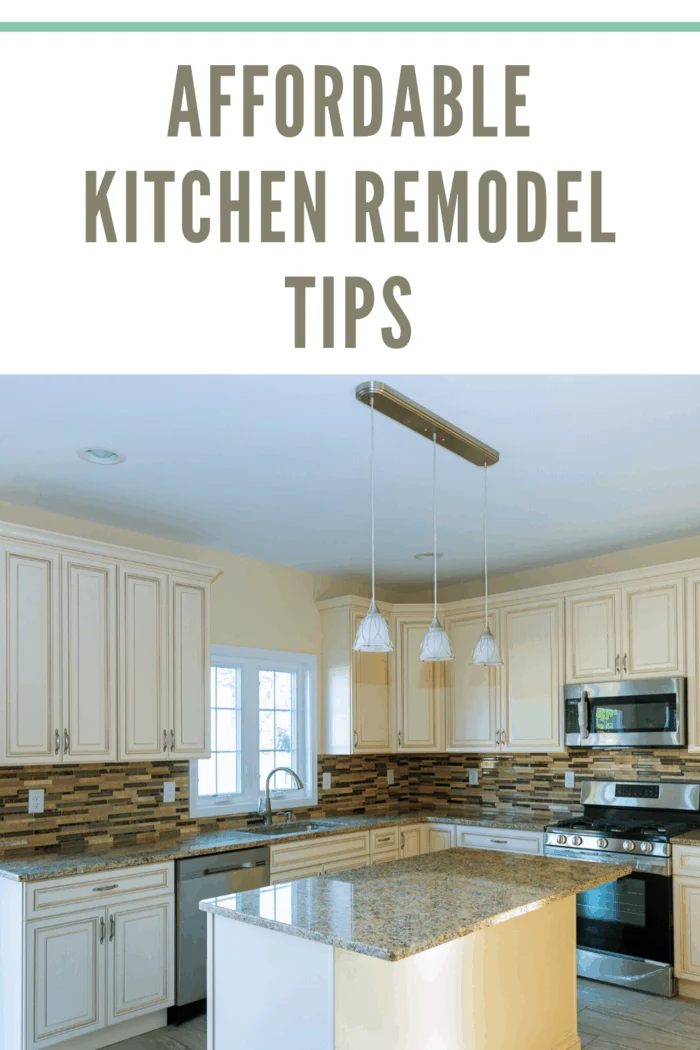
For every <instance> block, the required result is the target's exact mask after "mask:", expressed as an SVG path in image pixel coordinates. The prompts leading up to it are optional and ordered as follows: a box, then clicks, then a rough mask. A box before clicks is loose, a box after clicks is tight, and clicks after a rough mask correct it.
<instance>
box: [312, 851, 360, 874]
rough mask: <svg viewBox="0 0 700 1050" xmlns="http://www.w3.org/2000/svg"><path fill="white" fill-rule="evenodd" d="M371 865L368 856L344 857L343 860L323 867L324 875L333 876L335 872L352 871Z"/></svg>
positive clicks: (333, 861) (331, 862)
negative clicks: (352, 869)
mask: <svg viewBox="0 0 700 1050" xmlns="http://www.w3.org/2000/svg"><path fill="white" fill-rule="evenodd" d="M368 865H369V859H368V857H367V854H366V853H364V854H360V855H359V856H357V857H343V859H342V860H332V861H330V863H328V864H324V865H323V874H324V875H332V874H333V872H334V871H350V869H351V868H366V867H367V866H368Z"/></svg>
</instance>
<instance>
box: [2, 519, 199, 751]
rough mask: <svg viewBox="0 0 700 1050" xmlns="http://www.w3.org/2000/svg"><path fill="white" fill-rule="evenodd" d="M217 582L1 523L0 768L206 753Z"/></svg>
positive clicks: (177, 564)
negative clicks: (211, 614)
mask: <svg viewBox="0 0 700 1050" xmlns="http://www.w3.org/2000/svg"><path fill="white" fill-rule="evenodd" d="M4 533H7V534H8V535H4ZM213 576H214V570H213V569H212V568H211V567H209V566H206V565H199V564H197V563H190V562H182V561H179V560H177V561H176V560H173V559H165V558H158V557H157V556H156V555H146V554H142V553H141V552H138V551H132V550H126V549H124V548H120V547H113V546H111V545H107V544H100V543H94V542H91V541H87V540H80V539H78V538H76V537H70V536H59V535H57V534H53V533H44V532H41V531H40V530H34V529H20V528H19V527H17V526H8V525H3V524H2V523H0V764H3V765H19V764H29V763H32V764H33V763H60V762H70V763H75V762H110V761H116V760H122V761H128V760H130V759H145V758H148V759H158V758H161V759H162V758H168V757H177V758H206V757H208V755H209V753H210V752H209V720H210V716H209V666H210V659H209V586H210V581H211V579H212V578H213Z"/></svg>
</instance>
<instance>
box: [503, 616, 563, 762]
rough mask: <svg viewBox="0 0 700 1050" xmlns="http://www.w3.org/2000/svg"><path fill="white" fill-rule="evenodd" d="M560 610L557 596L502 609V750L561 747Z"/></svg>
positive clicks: (561, 628) (557, 749)
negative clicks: (543, 600)
mask: <svg viewBox="0 0 700 1050" xmlns="http://www.w3.org/2000/svg"><path fill="white" fill-rule="evenodd" d="M563 611H564V609H563V601H562V599H561V598H552V599H551V600H549V601H546V602H525V603H523V604H522V605H508V606H506V607H505V608H504V609H502V610H501V645H502V650H501V654H502V656H503V660H504V667H503V690H502V700H501V724H502V727H503V728H502V739H503V742H504V748H503V750H506V751H543V750H544V751H559V750H563V744H562V718H561V706H562V703H561V697H562V687H563V684H564V683H563V671H564V632H563V624H562V620H563Z"/></svg>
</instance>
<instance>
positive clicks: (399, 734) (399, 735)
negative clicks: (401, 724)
mask: <svg viewBox="0 0 700 1050" xmlns="http://www.w3.org/2000/svg"><path fill="white" fill-rule="evenodd" d="M398 737H399V747H401V730H400V729H399V733H398Z"/></svg>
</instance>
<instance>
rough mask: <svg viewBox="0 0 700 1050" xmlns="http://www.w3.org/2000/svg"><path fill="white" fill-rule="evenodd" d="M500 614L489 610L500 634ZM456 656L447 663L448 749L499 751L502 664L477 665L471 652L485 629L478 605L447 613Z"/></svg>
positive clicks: (448, 629)
mask: <svg viewBox="0 0 700 1050" xmlns="http://www.w3.org/2000/svg"><path fill="white" fill-rule="evenodd" d="M497 621H498V614H497V613H496V612H492V613H490V614H489V627H490V628H491V633H492V634H494V635H495V636H496V637H497V638H498V637H499V628H498V622H497ZM445 629H446V631H447V633H448V634H449V636H450V642H451V643H452V652H453V653H454V660H451V661H450V662H449V663H447V664H445V728H446V741H445V744H446V750H447V751H499V750H500V748H501V741H502V737H503V728H502V726H501V710H500V703H501V689H500V685H501V668H500V667H478V666H476V665H475V664H474V663H473V662H472V652H473V650H474V646H475V645H476V643H477V641H478V640H479V638H480V636H481V633H482V631H483V630H484V614H483V611H482V610H479V609H475V610H473V611H472V612H470V613H455V614H453V615H452V616H449V615H448V616H446V617H445Z"/></svg>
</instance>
